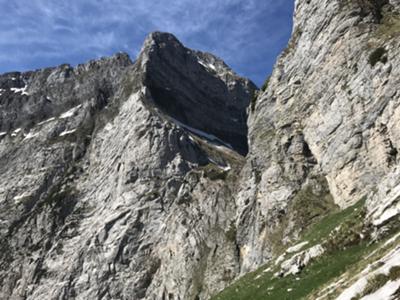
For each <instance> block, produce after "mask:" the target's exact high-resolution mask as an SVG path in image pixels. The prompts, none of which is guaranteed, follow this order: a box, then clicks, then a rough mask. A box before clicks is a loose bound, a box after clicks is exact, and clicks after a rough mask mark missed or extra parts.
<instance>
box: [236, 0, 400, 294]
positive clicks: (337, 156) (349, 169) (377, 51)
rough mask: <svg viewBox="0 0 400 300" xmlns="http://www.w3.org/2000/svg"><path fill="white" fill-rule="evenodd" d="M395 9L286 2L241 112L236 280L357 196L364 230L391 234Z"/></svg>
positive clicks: (387, 4) (399, 19)
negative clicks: (285, 21)
mask: <svg viewBox="0 0 400 300" xmlns="http://www.w3.org/2000/svg"><path fill="white" fill-rule="evenodd" d="M399 12H400V3H399V1H372V0H371V1H367V0H366V1H356V0H354V1H351V0H349V1H347V0H346V1H345V0H335V1H323V0H322V1H313V0H311V1H301V0H298V1H296V4H295V17H294V28H293V35H292V38H291V40H290V42H289V45H288V47H287V48H286V50H285V51H284V52H283V53H282V54H281V56H280V57H279V59H278V61H277V63H276V66H275V69H274V71H273V74H272V76H271V77H270V78H269V82H268V87H267V88H266V90H265V91H264V92H261V93H260V95H259V97H258V98H257V100H256V102H255V103H253V104H252V106H251V109H250V112H251V113H250V116H249V122H248V124H249V154H248V156H247V158H246V164H245V166H244V168H243V169H242V171H241V175H240V183H241V187H240V188H239V193H238V197H236V206H237V215H236V225H237V228H238V233H237V243H238V247H239V249H240V268H241V273H246V272H248V271H250V270H255V269H256V268H257V267H259V266H260V265H261V264H263V263H264V262H268V261H271V259H273V258H274V257H275V255H276V254H277V253H279V252H280V251H281V249H282V248H285V247H288V245H290V244H291V243H292V242H294V241H296V240H297V239H298V238H299V237H300V236H301V233H302V232H303V231H304V229H306V228H307V227H308V226H309V225H310V224H312V223H313V222H315V221H316V220H318V218H319V217H321V216H323V215H324V214H326V213H329V211H331V210H333V209H335V205H337V206H339V207H340V208H341V209H344V208H347V207H349V206H351V205H353V204H354V203H356V202H358V201H360V199H366V205H365V208H366V210H367V216H366V219H364V222H365V227H368V226H372V228H373V229H372V228H371V227H368V228H369V230H372V231H377V232H385V231H390V230H392V229H393V227H394V228H398V227H399V214H400V209H399V202H398V187H399V184H400V182H399V181H398V180H397V178H398V176H397V174H398V173H399V171H398V168H399V166H398V164H399V160H398V151H399V149H400V148H399V147H400V144H399V132H400V127H399V124H400V123H399V121H400V120H399V116H400V106H399V104H400V101H399V98H400V90H399V88H400V77H399V75H400V74H399V73H400V68H399V67H398V66H399V63H400V61H399V57H400V52H399V49H400V47H399V41H400V15H399ZM302 267H304V266H302ZM232 299H234V298H232ZM268 299H269V298H268ZM311 299H313V298H311ZM343 299H347V298H343ZM349 299H350V298H349ZM385 299H386V298H385ZM387 299H389V298H387Z"/></svg>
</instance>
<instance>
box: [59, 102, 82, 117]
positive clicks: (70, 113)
mask: <svg viewBox="0 0 400 300" xmlns="http://www.w3.org/2000/svg"><path fill="white" fill-rule="evenodd" d="M81 107H82V104H79V105H78V106H75V107H73V108H71V109H70V110H69V111H66V112H65V113H63V114H61V116H60V119H67V118H70V117H73V116H74V114H75V113H76V112H77V111H78V109H80V108H81Z"/></svg>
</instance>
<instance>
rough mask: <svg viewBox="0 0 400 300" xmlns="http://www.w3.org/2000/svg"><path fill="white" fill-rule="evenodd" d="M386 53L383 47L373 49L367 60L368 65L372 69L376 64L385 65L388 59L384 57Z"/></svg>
mask: <svg viewBox="0 0 400 300" xmlns="http://www.w3.org/2000/svg"><path fill="white" fill-rule="evenodd" d="M386 54H387V51H386V49H385V48H383V47H379V48H377V49H375V50H374V51H373V52H372V53H371V54H370V55H369V58H368V62H369V64H370V65H371V66H372V67H374V66H375V65H376V64H377V63H378V62H381V63H384V64H385V63H387V61H388V57H387V56H386Z"/></svg>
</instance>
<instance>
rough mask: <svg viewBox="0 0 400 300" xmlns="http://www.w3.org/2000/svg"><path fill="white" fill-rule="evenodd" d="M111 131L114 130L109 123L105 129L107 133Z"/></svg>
mask: <svg viewBox="0 0 400 300" xmlns="http://www.w3.org/2000/svg"><path fill="white" fill-rule="evenodd" d="M111 129H113V125H112V124H111V123H107V125H106V126H105V127H104V130H105V131H110V130H111Z"/></svg>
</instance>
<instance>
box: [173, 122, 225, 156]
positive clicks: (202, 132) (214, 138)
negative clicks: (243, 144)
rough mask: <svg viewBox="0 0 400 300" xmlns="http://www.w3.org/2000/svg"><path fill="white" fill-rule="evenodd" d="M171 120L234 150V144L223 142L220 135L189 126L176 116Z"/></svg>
mask: <svg viewBox="0 0 400 300" xmlns="http://www.w3.org/2000/svg"><path fill="white" fill-rule="evenodd" d="M171 120H172V121H173V122H174V123H175V124H176V125H178V126H179V127H182V128H184V129H186V130H188V131H190V132H191V133H194V134H196V135H198V136H201V137H203V138H205V139H206V140H208V141H211V142H213V143H218V144H221V145H223V146H225V147H227V148H230V149H232V150H233V147H232V145H230V144H228V143H225V142H223V141H222V140H221V139H219V138H218V137H216V136H215V135H213V134H208V133H206V132H204V131H201V130H199V129H196V128H193V127H190V126H188V125H186V124H183V123H182V122H180V121H178V120H176V119H174V118H171Z"/></svg>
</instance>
